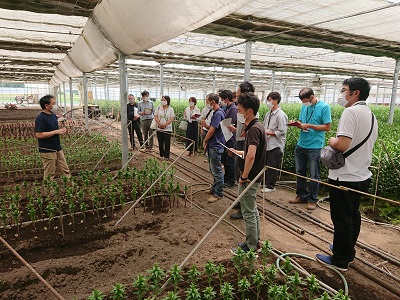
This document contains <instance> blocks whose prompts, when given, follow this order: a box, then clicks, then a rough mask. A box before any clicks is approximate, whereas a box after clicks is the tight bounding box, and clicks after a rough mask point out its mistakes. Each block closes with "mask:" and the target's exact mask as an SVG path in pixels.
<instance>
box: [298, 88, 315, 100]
mask: <svg viewBox="0 0 400 300" xmlns="http://www.w3.org/2000/svg"><path fill="white" fill-rule="evenodd" d="M311 96H314V91H313V89H312V88H308V87H306V88H302V89H301V90H300V92H299V98H300V100H303V99H307V98H310V97H311Z"/></svg>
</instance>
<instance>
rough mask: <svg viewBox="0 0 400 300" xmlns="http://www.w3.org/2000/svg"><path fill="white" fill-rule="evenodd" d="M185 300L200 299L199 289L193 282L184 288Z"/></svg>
mask: <svg viewBox="0 0 400 300" xmlns="http://www.w3.org/2000/svg"><path fill="white" fill-rule="evenodd" d="M186 300H201V294H200V291H199V289H198V288H197V287H196V285H195V284H194V283H191V284H190V287H189V288H188V289H187V290H186Z"/></svg>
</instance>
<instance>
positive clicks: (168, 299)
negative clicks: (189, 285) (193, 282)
mask: <svg viewBox="0 0 400 300" xmlns="http://www.w3.org/2000/svg"><path fill="white" fill-rule="evenodd" d="M180 299H181V298H180V297H179V296H178V294H177V293H176V292H172V291H171V292H168V294H167V296H165V297H164V298H163V300H180Z"/></svg>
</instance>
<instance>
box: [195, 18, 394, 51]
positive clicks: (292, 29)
mask: <svg viewBox="0 0 400 300" xmlns="http://www.w3.org/2000/svg"><path fill="white" fill-rule="evenodd" d="M193 32H197V33H202V34H212V35H217V36H234V37H237V38H242V39H245V40H252V41H259V42H264V43H272V44H280V45H290V46H298V47H311V48H315V47H318V48H324V49H331V50H334V51H342V52H349V53H356V54H363V55H371V56H385V57H391V58H397V57H400V43H397V42H391V41H386V40H380V39H375V38H370V37H366V36H360V35H352V34H347V33H345V32H336V31H331V30H327V29H325V30H322V29H321V28H317V27H312V26H307V27H306V26H304V25H301V24H294V23H289V22H284V21H277V20H273V19H267V18H257V17H254V16H243V15H236V14H231V15H228V16H226V17H224V18H221V19H219V20H216V21H214V22H212V23H210V24H208V25H205V26H203V27H200V28H198V29H196V30H194V31H193Z"/></svg>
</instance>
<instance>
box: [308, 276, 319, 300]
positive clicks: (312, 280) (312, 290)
mask: <svg viewBox="0 0 400 300" xmlns="http://www.w3.org/2000/svg"><path fill="white" fill-rule="evenodd" d="M318 291H319V281H318V280H317V278H316V277H315V275H314V274H311V276H310V277H307V295H308V298H310V299H312V298H313V297H314V295H315V294H316V293H317V292H318Z"/></svg>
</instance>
